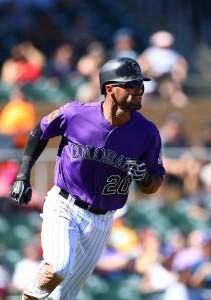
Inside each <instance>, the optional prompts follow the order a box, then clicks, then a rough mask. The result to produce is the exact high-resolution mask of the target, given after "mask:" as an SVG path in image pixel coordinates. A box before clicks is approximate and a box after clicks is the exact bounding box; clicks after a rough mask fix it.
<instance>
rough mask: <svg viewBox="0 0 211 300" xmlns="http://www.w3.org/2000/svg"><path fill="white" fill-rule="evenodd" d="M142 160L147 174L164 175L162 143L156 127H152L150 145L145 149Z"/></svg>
mask: <svg viewBox="0 0 211 300" xmlns="http://www.w3.org/2000/svg"><path fill="white" fill-rule="evenodd" d="M152 145H153V146H152ZM143 158H144V159H143V160H144V162H145V164H146V165H147V168H148V170H149V172H152V173H157V174H160V175H165V169H164V167H163V157H162V142H161V137H160V133H159V131H158V129H157V128H156V127H154V131H153V136H152V142H151V143H150V146H148V147H147V149H146V151H145V153H144V156H143Z"/></svg>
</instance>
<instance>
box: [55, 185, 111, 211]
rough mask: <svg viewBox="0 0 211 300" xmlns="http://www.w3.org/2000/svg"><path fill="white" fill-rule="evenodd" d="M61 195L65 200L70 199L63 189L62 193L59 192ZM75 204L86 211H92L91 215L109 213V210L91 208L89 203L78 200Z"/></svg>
mask: <svg viewBox="0 0 211 300" xmlns="http://www.w3.org/2000/svg"><path fill="white" fill-rule="evenodd" d="M59 195H60V196H62V197H63V198H65V199H68V197H69V193H68V192H66V191H65V190H63V189H61V191H60V192H59ZM74 204H75V205H77V206H79V207H81V208H83V209H85V210H88V211H90V212H91V213H93V214H95V215H105V214H106V213H107V212H108V211H107V210H104V209H100V208H93V207H90V206H89V204H88V203H86V202H84V201H81V200H77V199H76V200H75V202H74Z"/></svg>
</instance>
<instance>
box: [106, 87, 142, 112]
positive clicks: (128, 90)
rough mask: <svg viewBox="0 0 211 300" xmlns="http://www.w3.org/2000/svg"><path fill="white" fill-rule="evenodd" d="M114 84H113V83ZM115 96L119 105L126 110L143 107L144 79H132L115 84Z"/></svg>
mask: <svg viewBox="0 0 211 300" xmlns="http://www.w3.org/2000/svg"><path fill="white" fill-rule="evenodd" d="M112 85H113V84H112ZM113 87H114V89H113V92H114V97H115V100H116V103H117V105H118V106H119V107H120V108H121V109H122V110H124V111H132V110H139V109H141V106H142V105H141V102H142V95H143V92H144V85H143V81H131V82H127V83H123V84H120V83H118V84H114V85H113Z"/></svg>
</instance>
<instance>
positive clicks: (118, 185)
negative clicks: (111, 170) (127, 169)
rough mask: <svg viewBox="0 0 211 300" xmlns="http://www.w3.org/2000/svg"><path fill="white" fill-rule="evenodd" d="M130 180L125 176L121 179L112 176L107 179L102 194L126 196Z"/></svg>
mask: <svg viewBox="0 0 211 300" xmlns="http://www.w3.org/2000/svg"><path fill="white" fill-rule="evenodd" d="M130 182H131V178H130V177H129V176H126V177H125V178H123V179H122V178H121V177H120V176H119V175H112V176H110V177H108V179H107V184H106V185H105V187H104V189H103V192H102V194H103V195H112V194H116V193H117V194H122V195H123V194H127V193H128V190H129V186H130Z"/></svg>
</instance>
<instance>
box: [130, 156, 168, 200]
mask: <svg viewBox="0 0 211 300" xmlns="http://www.w3.org/2000/svg"><path fill="white" fill-rule="evenodd" d="M126 164H127V166H128V175H129V176H130V177H131V179H132V180H134V181H135V182H136V183H137V184H138V187H139V188H140V190H141V191H142V192H143V193H145V194H153V193H155V192H157V190H158V189H159V187H160V186H161V184H162V182H163V176H162V175H160V174H157V173H152V172H149V171H148V170H147V166H146V165H145V163H144V162H142V161H140V160H133V159H129V160H127V162H126Z"/></svg>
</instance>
